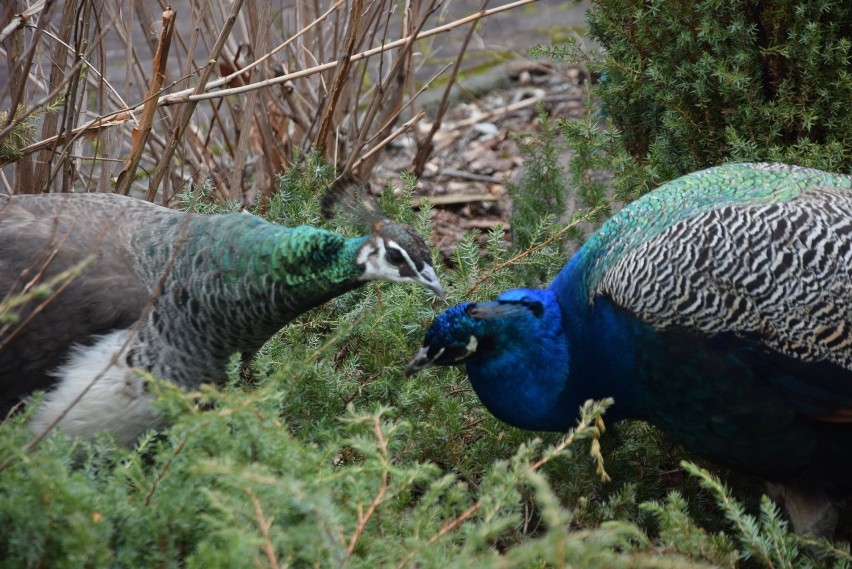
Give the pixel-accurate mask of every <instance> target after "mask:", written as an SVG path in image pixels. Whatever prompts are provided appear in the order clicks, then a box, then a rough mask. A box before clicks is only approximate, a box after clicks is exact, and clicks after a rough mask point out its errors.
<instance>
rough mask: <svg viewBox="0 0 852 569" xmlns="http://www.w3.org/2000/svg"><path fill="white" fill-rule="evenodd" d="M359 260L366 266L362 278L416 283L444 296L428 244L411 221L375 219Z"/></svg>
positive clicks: (360, 263)
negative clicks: (398, 221)
mask: <svg viewBox="0 0 852 569" xmlns="http://www.w3.org/2000/svg"><path fill="white" fill-rule="evenodd" d="M357 262H358V264H359V265H363V267H364V273H363V275H362V276H361V279H362V280H372V279H378V280H385V281H393V282H408V283H417V284H421V285H423V286H425V287H426V288H428V289H430V290H432V291H433V292H434V293H435V294H437V295H438V296H439V297H441V298H443V297H444V289H443V288H441V283H440V282H439V281H438V275H437V274H436V273H435V269H434V267H433V265H432V253H431V252H430V251H429V246H428V245H426V242H425V241H424V240H423V238H422V237H421V236H420V235H419V234H418V233H417V232H415V231H414V229H413V228H412V227H411V226H409V225H405V224H401V223H391V222H389V221H387V220H384V219H382V220H379V221H376V222H375V223H374V224H373V228H372V231H371V232H370V236H369V237H368V238H367V240H366V241H365V242H364V244H363V245H362V246H361V249H360V250H359V251H358V257H357Z"/></svg>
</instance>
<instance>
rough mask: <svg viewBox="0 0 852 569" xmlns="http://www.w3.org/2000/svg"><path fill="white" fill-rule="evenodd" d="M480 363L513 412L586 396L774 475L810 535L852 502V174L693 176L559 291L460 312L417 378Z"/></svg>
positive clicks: (597, 251)
mask: <svg viewBox="0 0 852 569" xmlns="http://www.w3.org/2000/svg"><path fill="white" fill-rule="evenodd" d="M462 363H464V364H466V366H467V372H468V376H469V377H470V381H471V383H472V385H473V388H474V390H475V391H476V394H477V395H478V396H479V398H480V399H481V401H482V402H483V403H484V404H485V406H486V407H487V408H488V409H489V410H490V411H491V412H492V413H493V414H494V415H495V416H496V417H497V418H499V419H501V420H502V421H504V422H506V423H509V424H511V425H514V426H517V427H520V428H524V429H532V430H550V431H565V430H567V429H569V428H570V427H572V426H573V424H574V422H575V421H576V418H577V409H578V407H579V406H580V405H581V404H582V403H583V402H584V401H585V400H587V399H591V398H594V399H600V398H605V397H610V396H612V397H614V398H615V404H614V406H613V407H612V408H611V409H610V411H609V412H608V415H609V416H610V417H613V418H615V419H618V418H627V417H633V418H639V419H645V420H647V421H650V422H651V423H653V424H655V425H657V426H659V427H660V428H661V429H662V430H663V431H664V432H665V433H667V434H668V435H669V436H670V437H671V438H672V439H674V440H676V441H678V442H680V443H682V444H683V445H684V446H685V447H687V448H688V449H691V450H693V451H695V452H696V453H698V454H701V455H703V456H705V457H707V458H709V459H710V460H712V461H715V462H717V463H720V464H724V465H727V466H729V467H733V468H734V469H739V470H741V471H745V472H749V473H752V474H755V475H758V476H760V477H762V478H763V479H765V480H768V481H770V482H772V483H774V488H775V491H776V493H780V494H783V495H784V497H785V498H786V504H785V505H786V507H787V510H788V514H789V515H790V518H791V520H792V522H793V525H794V529H796V531H799V532H814V533H825V532H827V531H830V530H831V528H832V527H833V524H834V521H835V519H836V515H835V513H834V509H833V507H832V503H831V499H834V498H844V497H852V177H850V176H844V175H839V174H830V173H827V172H821V171H818V170H813V169H806V168H798V167H791V166H785V165H777V164H734V165H727V166H720V167H716V168H711V169H708V170H704V171H701V172H697V173H693V174H690V175H687V176H683V177H681V178H679V179H677V180H674V181H672V182H669V183H667V184H665V185H663V186H661V187H660V188H658V189H657V190H656V191H654V192H651V193H650V194H648V195H646V196H644V197H643V198H641V199H639V200H637V201H635V202H633V203H632V204H630V205H629V206H627V207H625V208H624V209H622V210H621V211H619V212H618V213H617V214H616V215H614V216H613V217H612V218H611V219H610V220H609V221H608V222H606V223H605V224H604V225H603V226H602V227H601V229H600V230H599V231H597V232H596V233H595V234H594V235H592V236H591V237H590V239H589V240H588V241H587V242H586V244H585V245H584V246H583V247H582V248H581V249H580V250H579V251H578V252H577V253H576V254H575V255H574V256H573V257H572V258H571V260H570V261H569V262H568V264H567V265H566V266H565V268H564V269H563V270H562V271H561V272H560V273H559V275H558V276H557V277H556V278H555V280H554V281H553V282H552V283H551V284H550V286H549V287H548V288H547V289H545V290H529V289H519V290H512V291H508V292H505V293H503V294H501V295H500V296H499V297H498V299H497V300H496V301H494V302H468V303H465V304H460V305H458V306H455V307H453V308H451V309H449V310H447V311H446V312H444V313H443V314H441V315H440V316H438V318H437V319H436V320H435V321H434V322H433V324H432V326H431V328H430V329H429V331H428V332H427V334H426V338H425V340H424V344H423V347H422V349H421V350H420V351H419V352H418V354H417V356H416V357H415V359H414V360H413V361H412V362H411V363H410V364H409V365H408V367H407V368H406V372H407V374H409V375H410V374H411V373H414V372H416V371H418V370H420V369H423V368H426V367H428V366H430V365H455V364H462Z"/></svg>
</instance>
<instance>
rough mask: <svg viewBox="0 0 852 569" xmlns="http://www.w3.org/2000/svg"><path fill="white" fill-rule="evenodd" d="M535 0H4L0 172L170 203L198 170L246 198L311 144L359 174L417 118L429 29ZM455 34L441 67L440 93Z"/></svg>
mask: <svg viewBox="0 0 852 569" xmlns="http://www.w3.org/2000/svg"><path fill="white" fill-rule="evenodd" d="M532 1H534V0H521V1H520V2H517V3H515V4H514V5H512V4H510V5H508V6H504V7H501V8H497V9H493V10H484V8H485V7H486V6H485V5H484V4H483V10H482V11H480V12H478V13H474V14H471V15H470V16H469V17H466V18H462V19H459V20H456V21H454V22H451V23H449V24H443V25H441V26H437V25H436V22H437V17H438V15H439V7H440V4H439V2H438V0H398V1H397V0H337V1H332V0H312V1H308V0H290V1H285V0H235V2H233V4H231V3H228V2H219V3H215V2H214V3H210V2H201V1H199V0H189V1H185V2H179V3H178V2H175V3H174V4H173V6H172V7H171V8H169V7H167V6H166V5H165V4H164V3H162V2H161V8H162V10H160V9H157V10H154V9H153V8H152V7H151V4H150V3H147V2H141V1H136V2H130V3H128V2H123V1H121V0H102V1H99V2H95V1H92V0H68V1H67V2H64V3H60V2H50V1H38V2H31V3H29V5H27V3H26V2H23V1H20V0H19V1H17V2H7V3H4V6H3V10H4V13H3V14H2V15H0V30H2V31H0V48H2V50H3V51H5V53H4V55H5V56H6V59H7V60H8V62H9V66H8V77H7V79H8V80H7V81H5V83H6V85H5V87H3V88H2V91H0V101H2V102H0V104H2V108H3V109H4V110H6V111H7V112H5V113H4V114H3V115H0V166H2V167H3V170H2V171H0V184H3V186H4V190H5V192H7V193H34V192H43V191H48V190H50V191H70V190H71V189H72V188H73V189H76V190H78V191H79V190H80V189H82V188H87V189H89V190H97V191H118V192H121V193H132V194H133V195H137V196H140V197H141V196H145V197H146V198H147V199H149V200H152V201H154V200H156V201H158V202H163V203H168V202H169V201H170V200H171V199H172V197H173V196H174V195H175V194H176V193H178V192H180V191H182V190H183V189H184V188H185V187H187V186H188V185H190V184H195V183H198V182H200V181H201V180H204V179H210V180H212V181H213V184H214V187H215V188H216V195H217V197H219V198H220V199H222V200H238V201H240V202H242V203H253V202H256V201H257V200H258V199H259V198H260V197H261V196H264V195H268V194H269V193H270V192H272V191H274V188H275V177H276V175H277V174H278V173H279V172H281V171H283V170H286V169H288V168H291V167H293V166H297V165H298V164H297V162H298V160H299V156H301V155H303V154H304V153H305V152H306V151H307V150H308V149H310V148H313V147H316V148H319V149H321V150H322V151H323V152H324V154H325V156H326V157H327V158H328V159H329V161H331V162H332V163H333V164H335V166H336V167H337V169H338V171H339V172H341V173H343V174H346V175H348V176H349V177H351V178H353V179H355V180H365V179H366V178H368V177H369V175H370V172H371V170H372V168H373V166H374V165H375V162H376V160H377V159H378V151H379V150H380V149H381V148H382V147H383V146H384V145H386V144H388V143H389V142H390V141H391V140H393V138H394V137H396V136H398V135H400V134H401V133H403V132H404V131H405V130H406V129H410V128H411V127H412V126H413V125H414V124H415V123H416V122H417V121H418V120H419V119H420V117H421V116H422V113H421V112H420V109H419V108H418V107H419V105H418V97H419V95H420V94H421V93H422V92H423V88H424V86H428V85H429V84H430V83H431V81H432V79H434V77H427V78H421V79H420V80H419V81H416V80H415V76H416V71H417V68H418V66H419V65H420V64H421V63H422V62H423V61H424V58H425V56H426V55H427V54H428V53H429V50H430V49H431V44H430V42H432V41H434V38H436V37H440V35H439V34H441V33H444V32H450V31H453V32H454V33H460V34H465V33H468V34H469V33H470V31H471V30H472V29H473V26H475V25H476V23H477V21H478V20H479V19H481V18H483V17H487V16H488V15H490V14H491V13H494V12H495V11H498V10H501V11H502V10H505V9H511V8H512V7H514V6H517V5H521V4H526V3H529V2H532ZM465 46H466V43H463V44H462V47H461V48H459V53H458V54H456V57H455V60H456V61H455V64H450V65H447V67H445V68H444V69H443V70H442V71H441V72H440V73H444V74H446V76H447V79H446V80H443V81H442V82H443V84H444V85H443V86H442V88H444V89H446V90H447V92H448V90H449V89H450V88H451V87H452V84H453V82H454V80H455V73H454V70H455V68H456V67H457V65H458V64H459V62H460V61H461V59H462V58H463V56H464V50H465ZM418 83H419V84H418ZM445 109H446V105H441V106H440V107H439V110H438V116H437V117H435V119H436V124H440V119H441V114H442V113H443V112H444V111H445ZM433 134H434V132H432V133H427V134H425V135H421V136H420V139H419V140H418V141H417V143H418V147H419V148H420V149H421V152H419V153H418V158H417V161H418V162H421V163H422V161H423V160H424V159H425V158H424V157H427V156H428V155H429V153H430V152H431V148H432V144H431V137H432V136H433ZM412 169H413V170H416V169H417V165H416V164H413V165H412Z"/></svg>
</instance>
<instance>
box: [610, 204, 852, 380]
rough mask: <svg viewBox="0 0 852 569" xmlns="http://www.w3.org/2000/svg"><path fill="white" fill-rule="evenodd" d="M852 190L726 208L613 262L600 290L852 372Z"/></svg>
mask: <svg viewBox="0 0 852 569" xmlns="http://www.w3.org/2000/svg"><path fill="white" fill-rule="evenodd" d="M850 267H852V192H850V191H848V190H839V189H834V188H818V189H815V190H810V191H808V192H806V193H804V194H802V195H801V196H799V197H797V198H795V199H792V200H790V201H787V202H778V203H773V204H766V205H759V206H756V205H751V206H749V205H736V206H728V207H722V208H719V209H715V210H712V211H708V212H704V213H701V214H698V215H696V216H694V217H692V218H689V219H686V220H684V221H681V222H679V223H677V224H675V225H673V226H672V227H670V228H669V229H668V230H666V231H664V232H663V233H661V234H660V235H658V236H657V237H655V238H654V239H653V240H651V241H650V242H647V243H644V244H643V245H641V246H639V247H636V248H635V249H634V250H632V251H630V252H629V253H627V254H626V255H625V256H624V257H623V258H622V259H620V260H619V262H618V263H616V264H615V265H614V266H613V267H612V268H610V269H609V270H608V271H607V272H606V274H605V275H604V278H603V279H602V280H601V284H600V285H599V287H598V290H597V291H596V293H597V294H602V295H606V296H608V297H610V298H612V299H613V301H614V302H615V303H617V304H618V305H620V306H622V307H624V308H626V309H627V310H629V311H631V312H633V313H634V314H636V315H637V316H638V317H639V318H641V319H642V320H644V321H645V322H647V323H649V324H651V325H652V326H653V327H654V328H656V329H659V330H664V329H671V328H677V327H680V328H683V329H687V330H694V331H701V332H705V333H707V334H714V333H718V332H733V333H735V334H736V335H738V336H741V337H748V338H749V339H750V340H757V341H758V342H760V343H761V344H763V345H764V346H766V347H768V348H771V349H773V350H776V351H778V352H781V353H783V354H785V355H788V356H791V357H793V358H795V359H797V360H799V361H805V362H816V361H821V362H830V363H833V364H836V365H838V366H841V367H843V368H846V369H847V370H852V278H850V277H852V275H851V274H850Z"/></svg>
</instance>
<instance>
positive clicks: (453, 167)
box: [372, 62, 586, 261]
mask: <svg viewBox="0 0 852 569" xmlns="http://www.w3.org/2000/svg"><path fill="white" fill-rule="evenodd" d="M504 70H505V75H506V79H507V81H505V83H506V84H507V85H508V86H507V87H506V88H503V89H496V90H492V91H489V92H488V93H487V94H486V95H483V96H481V97H471V98H470V99H469V100H468V101H466V102H463V103H459V104H457V105H455V106H454V107H453V108H452V109H451V110H450V111H449V112H448V113H447V115H446V117H445V119H444V120H443V122H442V125H441V129H440V130H439V131H438V133H437V134H436V136H435V139H434V141H435V151H434V152H433V157H432V159H430V160H429V162H428V163H427V164H426V167H425V169H424V172H423V174H422V175H421V176H420V178H419V182H418V184H417V187H416V195H417V196H418V197H419V198H428V199H429V200H430V202H431V204H432V206H433V207H432V218H431V219H432V228H433V229H432V243H433V245H434V246H435V247H436V248H437V249H438V250H439V251H440V253H441V255H442V257H444V260H445V261H449V260H450V256H451V255H452V252H453V250H454V249H455V246H456V244H457V243H458V241H459V240H460V239H461V237H462V235H463V234H464V232H468V231H470V232H474V233H475V234H476V235H477V240H478V241H479V242H480V244H482V245H483V246H484V243H485V240H486V238H487V233H488V231H489V230H491V229H492V228H493V227H495V226H496V225H498V224H503V226H504V227H505V228H506V229H507V230H509V231H507V238H510V235H511V233H510V230H511V227H510V225H509V211H510V209H509V208H510V198H509V194H508V192H507V190H506V184H507V182H511V181H515V180H517V179H518V176H519V174H520V171H521V168H522V167H523V159H522V156H521V151H520V148H519V145H518V140H519V138H521V137H523V136H525V135H530V134H534V133H536V131H537V130H538V125H537V118H538V116H539V112H540V109H541V108H542V107H543V108H544V109H545V111H546V112H547V114H548V115H549V116H551V117H553V118H564V119H570V118H581V117H582V116H583V115H584V113H585V93H584V89H583V83H584V82H585V80H586V77H585V74H584V73H583V72H582V71H581V70H580V69H577V68H574V67H568V66H560V65H550V64H541V63H536V62H533V63H523V62H519V63H514V64H510V65H507V66H505V67H504ZM417 128H418V134H417V136H418V137H423V136H424V135H425V134H426V133H427V132H428V131H429V130H430V129H431V128H432V123H431V122H430V121H429V117H428V116H427V118H426V119H425V120H424V121H422V122H421V123H420V124H419V125H418V127H417ZM415 152H416V147H415V143H414V140H413V137H409V138H403V139H400V140H399V141H397V142H395V143H394V144H393V145H392V146H390V147H389V148H388V149H387V150H386V151H385V153H384V156H383V158H382V160H381V161H380V163H379V164H378V165H377V167H376V168H375V170H374V175H373V179H372V180H373V182H374V184H373V185H374V187H381V186H382V185H384V184H387V183H391V184H392V185H393V186H394V187H400V186H401V185H402V182H401V179H400V174H401V173H402V172H403V171H404V170H405V169H407V168H410V166H411V164H412V160H413V158H414V154H415Z"/></svg>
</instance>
